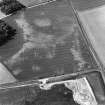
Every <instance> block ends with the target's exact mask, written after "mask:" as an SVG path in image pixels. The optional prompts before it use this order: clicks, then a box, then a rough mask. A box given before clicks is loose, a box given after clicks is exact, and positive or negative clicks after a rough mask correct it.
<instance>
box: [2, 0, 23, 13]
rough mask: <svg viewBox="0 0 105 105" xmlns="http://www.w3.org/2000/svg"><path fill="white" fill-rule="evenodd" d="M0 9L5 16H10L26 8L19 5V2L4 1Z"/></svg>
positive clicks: (15, 0) (12, 0)
mask: <svg viewBox="0 0 105 105" xmlns="http://www.w3.org/2000/svg"><path fill="white" fill-rule="evenodd" d="M0 8H1V11H2V12H3V13H4V14H6V15H9V14H12V13H15V12H16V11H18V10H21V9H22V8H25V6H24V5H22V4H21V3H19V2H18V1H17V0H3V1H2V2H1V3H0Z"/></svg>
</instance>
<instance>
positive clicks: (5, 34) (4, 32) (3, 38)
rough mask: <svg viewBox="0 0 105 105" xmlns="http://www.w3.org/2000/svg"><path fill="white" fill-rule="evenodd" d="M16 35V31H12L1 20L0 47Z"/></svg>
mask: <svg viewBox="0 0 105 105" xmlns="http://www.w3.org/2000/svg"><path fill="white" fill-rule="evenodd" d="M15 34H16V29H13V28H12V27H11V26H10V25H8V24H7V23H6V22H4V21H3V20H0V45H3V44H4V43H6V42H7V41H9V40H11V39H12V38H13V36H15Z"/></svg>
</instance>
